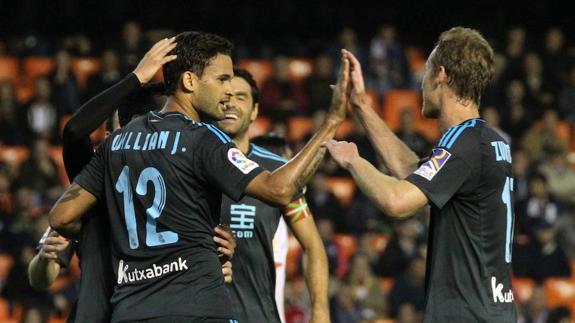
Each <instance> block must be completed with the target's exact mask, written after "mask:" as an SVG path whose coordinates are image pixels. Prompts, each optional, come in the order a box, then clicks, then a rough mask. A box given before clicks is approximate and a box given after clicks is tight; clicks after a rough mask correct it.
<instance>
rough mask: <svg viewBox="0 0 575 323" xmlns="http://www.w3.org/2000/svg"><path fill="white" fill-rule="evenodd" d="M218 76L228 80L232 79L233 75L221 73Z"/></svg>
mask: <svg viewBox="0 0 575 323" xmlns="http://www.w3.org/2000/svg"><path fill="white" fill-rule="evenodd" d="M218 78H219V79H223V80H226V81H227V80H229V79H231V78H232V76H231V75H230V74H220V75H219V76H218Z"/></svg>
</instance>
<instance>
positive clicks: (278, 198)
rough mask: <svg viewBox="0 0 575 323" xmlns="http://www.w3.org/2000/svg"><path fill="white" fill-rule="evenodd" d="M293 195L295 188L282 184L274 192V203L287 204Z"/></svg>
mask: <svg viewBox="0 0 575 323" xmlns="http://www.w3.org/2000/svg"><path fill="white" fill-rule="evenodd" d="M294 195H295V189H294V188H291V187H289V186H282V187H281V188H279V189H277V190H276V191H275V193H274V196H275V201H274V202H275V203H276V204H277V205H278V206H286V205H288V204H289V203H290V202H291V201H292V200H293V197H294Z"/></svg>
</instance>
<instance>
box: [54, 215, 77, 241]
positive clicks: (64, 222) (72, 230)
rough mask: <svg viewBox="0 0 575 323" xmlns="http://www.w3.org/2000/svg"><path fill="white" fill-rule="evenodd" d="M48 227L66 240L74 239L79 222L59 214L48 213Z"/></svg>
mask: <svg viewBox="0 0 575 323" xmlns="http://www.w3.org/2000/svg"><path fill="white" fill-rule="evenodd" d="M48 221H49V224H50V227H51V228H52V229H54V231H56V232H58V233H59V234H61V235H62V236H64V237H66V238H72V237H74V236H75V235H76V234H77V233H78V232H79V231H80V230H79V225H78V222H79V220H75V219H72V218H71V217H67V216H66V215H65V214H63V213H61V212H54V211H50V214H49V215H48Z"/></svg>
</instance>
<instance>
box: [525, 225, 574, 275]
mask: <svg viewBox="0 0 575 323" xmlns="http://www.w3.org/2000/svg"><path fill="white" fill-rule="evenodd" d="M554 225H555V222H552V220H550V219H546V218H540V219H538V220H537V221H536V222H534V223H533V226H532V228H533V231H534V233H535V239H532V240H531V241H530V243H529V246H528V249H527V250H528V255H529V257H528V259H529V262H528V266H527V269H528V276H529V277H530V278H532V279H534V280H535V281H536V282H543V281H544V280H545V279H547V278H550V277H569V276H571V268H570V267H569V261H568V259H567V256H566V255H565V251H564V250H563V248H561V246H559V244H558V243H557V240H556V229H555V228H554Z"/></svg>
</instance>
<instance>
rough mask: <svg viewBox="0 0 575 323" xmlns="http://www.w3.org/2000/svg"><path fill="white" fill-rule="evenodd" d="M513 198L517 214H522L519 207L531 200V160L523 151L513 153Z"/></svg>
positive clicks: (516, 150)
mask: <svg viewBox="0 0 575 323" xmlns="http://www.w3.org/2000/svg"><path fill="white" fill-rule="evenodd" d="M512 160H513V196H514V198H515V205H514V207H515V214H516V216H517V214H520V212H519V211H518V209H517V207H518V206H521V205H525V203H526V202H527V200H528V199H529V176H530V174H529V171H530V169H529V166H530V160H529V157H528V156H527V154H526V153H525V152H524V151H523V150H521V149H515V151H513V158H512Z"/></svg>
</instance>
